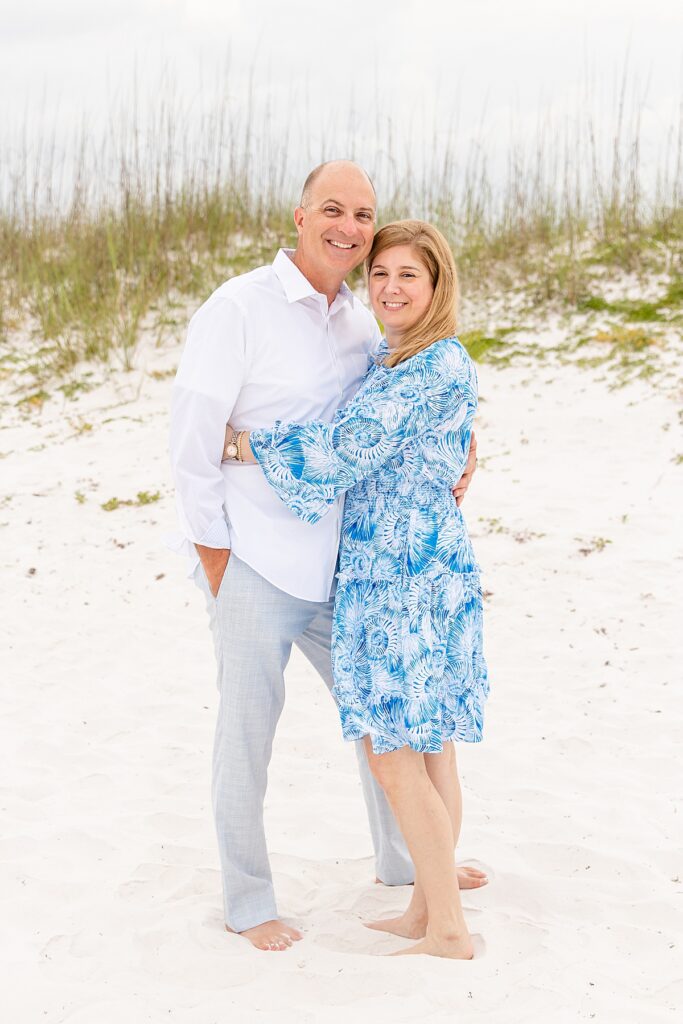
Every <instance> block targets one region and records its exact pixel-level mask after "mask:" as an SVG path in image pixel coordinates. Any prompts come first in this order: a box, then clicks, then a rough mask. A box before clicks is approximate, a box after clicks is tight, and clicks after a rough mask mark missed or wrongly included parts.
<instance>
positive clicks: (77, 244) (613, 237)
mask: <svg viewBox="0 0 683 1024" xmlns="http://www.w3.org/2000/svg"><path fill="white" fill-rule="evenodd" d="M625 108H626V103H625V87H623V88H622V91H621V94H620V98H619V103H618V107H617V112H616V116H615V119H614V123H613V125H612V126H611V128H610V131H609V132H607V133H606V135H605V137H604V138H600V137H599V133H598V131H597V129H596V126H595V121H594V120H593V119H592V118H591V116H590V115H586V116H585V117H584V118H583V120H578V121H577V122H576V123H574V124H570V123H569V122H567V123H566V124H564V125H560V126H559V128H560V130H559V131H558V130H557V128H558V126H556V125H546V126H545V127H543V126H541V127H540V128H539V133H538V137H537V138H536V139H535V140H533V141H532V142H531V143H528V142H527V143H526V144H521V143H518V142H515V141H514V139H513V140H512V141H511V142H510V144H509V146H508V149H507V151H506V154H505V166H504V169H503V170H502V171H501V169H500V167H498V170H497V171H496V172H495V173H494V170H493V163H494V156H493V155H492V154H491V153H489V152H487V150H486V148H485V147H484V146H483V145H482V144H481V141H480V140H473V141H470V142H469V143H467V144H466V145H461V141H462V140H460V139H459V138H458V137H457V135H453V136H448V137H447V138H445V139H441V140H440V141H438V143H435V145H434V146H433V147H432V149H431V151H430V157H429V159H427V158H424V159H421V160H420V161H419V163H415V161H414V160H413V159H411V156H410V154H411V152H414V151H417V150H418V143H417V142H416V143H415V146H414V147H411V146H410V145H402V146H401V148H400V149H392V146H394V145H395V143H394V142H393V139H394V131H393V127H392V125H391V124H390V123H389V122H379V120H378V137H377V138H376V140H375V142H376V145H375V148H374V149H372V147H371V150H370V151H369V153H368V154H359V153H355V152H353V151H352V148H348V146H347V148H346V150H343V149H342V150H341V152H344V151H345V152H347V153H349V155H351V156H356V157H360V158H362V160H363V163H364V165H365V166H366V167H367V168H368V170H369V172H370V173H371V175H373V177H374V179H375V182H376V186H377V190H378V194H379V197H380V221H381V222H386V221H388V220H390V219H394V218H396V217H402V216H422V217H425V218H428V219H430V220H432V221H433V222H435V223H436V224H438V225H439V226H440V227H441V228H442V229H443V230H444V232H445V233H446V235H447V236H448V238H449V240H450V241H451V243H452V245H453V247H454V250H455V252H456V256H457V262H458V266H459V272H460V277H461V284H462V288H463V291H464V292H465V293H466V294H472V293H475V292H483V293H500V291H501V290H502V289H505V288H507V287H511V286H512V285H514V286H515V287H520V286H521V287H522V288H523V289H524V290H525V291H526V293H527V296H528V303H529V305H530V306H532V307H533V306H537V305H538V304H545V303H559V304H563V305H565V306H567V307H569V308H573V309H578V310H583V311H595V312H603V313H609V314H613V315H618V316H619V317H620V318H621V319H622V320H625V321H627V322H629V323H633V324H637V323H649V322H656V321H659V320H663V319H667V317H669V316H670V315H671V314H672V313H674V314H678V312H680V308H681V305H682V304H683V285H682V283H681V277H680V255H681V248H680V245H681V236H682V234H683V230H682V229H683V211H682V209H681V202H680V181H681V171H682V170H683V160H682V156H683V150H682V139H683V134H682V132H681V125H680V124H678V125H674V126H672V127H671V129H670V131H669V133H668V135H667V138H666V139H665V140H664V142H665V144H664V146H663V149H662V154H661V160H660V165H659V169H658V173H657V175H656V177H655V179H654V180H650V181H649V182H647V183H646V181H645V176H644V173H643V170H642V166H641V158H640V152H641V145H640V120H639V111H638V110H635V111H632V112H631V114H630V117H627V116H626V112H625ZM192 118H193V114H192V112H191V111H190V110H188V109H183V108H182V107H180V106H178V105H177V104H175V103H174V101H173V100H172V99H166V100H163V101H160V102H159V104H158V106H157V107H156V108H155V107H152V108H151V109H150V110H148V111H146V112H145V114H144V116H142V115H140V114H139V113H138V107H137V105H134V106H133V108H132V110H131V111H129V112H127V113H124V115H122V116H121V117H119V118H118V120H117V119H116V118H114V117H113V116H112V117H111V118H110V119H109V121H108V126H107V130H106V132H105V134H104V136H103V138H101V139H100V140H99V141H98V143H97V144H95V143H94V142H93V136H92V132H91V131H90V130H89V129H88V128H87V127H86V126H84V127H83V129H82V130H81V133H80V134H79V135H78V136H77V137H76V139H75V140H74V141H72V143H71V144H70V146H69V147H67V149H66V150H65V149H64V147H60V146H59V144H58V142H59V140H57V139H56V138H55V137H54V136H53V137H47V138H43V139H40V140H39V141H38V143H37V145H34V146H33V147H29V146H28V144H26V143H23V144H17V143H16V140H5V142H6V144H5V146H4V147H3V149H4V152H5V154H6V166H5V167H4V168H3V169H2V170H3V171H4V179H3V180H4V181H5V187H4V190H3V194H2V204H1V206H0V266H1V267H2V271H1V272H0V343H2V350H1V351H0V360H1V364H0V365H1V367H2V368H3V369H4V372H5V373H12V371H13V367H14V365H15V363H16V360H17V345H16V339H17V338H21V337H26V335H27V334H28V335H30V336H32V337H33V338H34V340H35V343H34V344H33V345H32V346H31V347H30V361H29V364H28V366H25V367H24V368H25V369H26V368H28V369H29V370H30V372H31V374H32V375H33V377H34V379H35V380H36V381H37V382H38V383H40V382H41V381H44V380H46V379H47V378H48V377H50V376H51V375H53V374H55V373H64V372H65V371H68V370H70V369H71V368H72V367H73V366H75V364H76V363H78V362H79V361H81V360H83V359H85V360H109V359H112V358H115V359H117V360H118V361H119V362H120V363H122V365H124V366H130V365H131V362H132V358H133V353H134V351H135V347H136V344H137V342H138V339H139V337H140V333H141V331H142V330H143V329H144V328H147V329H150V330H153V331H156V332H157V333H158V335H159V336H162V335H163V333H164V332H165V331H169V330H170V331H173V330H175V331H177V332H182V330H183V329H184V324H185V319H186V317H185V308H186V306H187V304H188V303H191V302H193V301H197V302H199V301H201V300H203V299H204V298H205V297H206V296H207V295H208V294H209V293H210V292H211V291H212V290H213V289H214V288H215V287H216V285H217V284H218V283H219V282H220V281H222V280H224V279H225V278H226V277H227V276H229V275H231V274H235V273H240V272H243V271H245V270H247V269H250V268H251V267H253V266H255V265H258V264H259V263H261V262H264V261H267V260H270V259H272V256H273V254H274V252H275V250H276V248H277V247H278V246H279V245H281V244H287V243H290V244H291V243H292V242H293V231H292V225H291V211H292V208H293V206H294V205H295V201H296V199H297V184H296V181H297V178H298V175H297V173H296V171H295V170H294V168H293V161H292V157H291V146H288V140H289V141H290V142H291V132H290V129H289V126H288V125H286V124H285V125H284V126H280V128H279V129H278V128H276V127H275V126H274V124H273V119H272V113H271V112H270V111H269V110H268V109H265V110H256V109H254V108H248V109H247V110H246V111H241V112H239V111H236V110H235V109H233V107H232V106H231V104H230V103H229V102H228V100H226V99H223V100H219V101H218V102H217V103H216V105H215V107H214V109H213V111H212V112H211V113H209V114H205V115H203V121H202V122H201V125H200V128H201V130H200V131H194V132H193V131H192V130H191V127H192V124H193V121H192ZM382 124H383V125H384V127H382ZM329 137H334V132H333V131H332V130H331V129H328V133H327V138H329ZM326 147H327V148H326ZM419 151H420V152H425V146H424V145H421V148H420V150H419ZM339 154H340V149H339V147H335V149H334V150H333V151H330V150H329V147H328V146H327V144H325V145H322V146H321V148H320V152H316V153H315V154H314V155H313V156H312V157H311V160H310V164H313V163H315V162H317V161H318V160H319V159H323V158H326V157H330V156H334V155H339ZM373 154H375V155H373ZM499 156H500V154H499ZM498 163H500V160H498ZM616 270H623V271H627V272H629V273H634V274H636V275H641V276H642V277H645V276H647V275H648V274H650V273H652V272H657V273H663V274H665V275H668V279H669V285H668V291H667V293H666V295H665V296H664V297H663V298H662V299H661V301H659V300H657V301H656V302H652V301H647V302H646V301H639V300H628V301H626V300H623V301H622V300H620V301H608V300H607V299H606V298H604V297H603V296H602V295H601V294H600V293H599V288H598V287H597V286H596V281H597V282H601V281H603V280H604V275H605V273H611V272H614V271H616ZM178 307H183V308H182V311H181V312H180V313H179V314H178V315H177V316H176V315H175V313H176V311H177V310H178ZM501 340H502V339H501V337H500V336H497V337H496V338H487V337H486V336H484V335H482V336H480V337H478V338H473V339H472V343H473V346H474V348H473V351H475V350H480V351H479V354H483V353H484V352H485V351H488V350H491V349H492V348H494V347H495V346H496V345H497V344H499V343H500V342H501ZM27 351H28V349H27ZM475 354H477V352H476V351H475ZM36 394H39V390H38V391H37V392H36Z"/></svg>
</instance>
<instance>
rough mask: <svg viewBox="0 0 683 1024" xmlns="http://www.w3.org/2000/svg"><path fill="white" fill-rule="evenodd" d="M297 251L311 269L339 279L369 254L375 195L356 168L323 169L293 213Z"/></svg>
mask: <svg viewBox="0 0 683 1024" xmlns="http://www.w3.org/2000/svg"><path fill="white" fill-rule="evenodd" d="M294 221H295V223H296V227H297V231H298V232H299V245H298V248H299V250H300V251H301V252H302V254H303V255H304V257H305V259H306V262H307V264H308V265H309V267H310V268H311V269H313V268H315V269H316V270H317V271H318V272H319V273H320V272H325V273H329V272H330V271H333V272H334V274H335V276H339V277H340V278H344V277H346V275H347V274H348V273H349V272H350V271H351V270H353V268H354V267H357V266H358V264H359V263H361V262H362V261H363V260H364V259H365V257H366V256H367V255H368V253H369V252H370V247H371V245H372V239H373V236H374V232H375V194H374V192H373V189H372V186H371V184H370V182H369V181H368V179H367V178H366V177H365V175H364V174H363V173H362V171H360V170H359V169H358V168H357V167H353V166H349V167H329V168H328V167H326V168H324V169H323V170H322V171H321V173H320V175H319V176H318V178H317V180H316V181H315V183H314V185H313V188H312V189H311V194H310V197H309V198H308V200H307V202H306V205H305V206H298V207H297V208H296V210H295V211H294Z"/></svg>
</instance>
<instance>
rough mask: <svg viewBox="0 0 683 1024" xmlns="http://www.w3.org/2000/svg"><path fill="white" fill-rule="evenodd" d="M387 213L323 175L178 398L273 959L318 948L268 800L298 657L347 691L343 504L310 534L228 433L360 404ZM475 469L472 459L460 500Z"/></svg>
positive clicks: (359, 186) (190, 535)
mask: <svg viewBox="0 0 683 1024" xmlns="http://www.w3.org/2000/svg"><path fill="white" fill-rule="evenodd" d="M375 213H376V198H375V191H374V188H373V186H372V183H371V181H370V179H369V177H368V176H367V174H366V173H365V171H363V170H362V168H360V167H358V166H357V165H356V164H353V163H351V162H349V161H333V162H330V163H326V164H322V165H321V166H320V167H316V168H315V169H314V170H313V171H312V172H311V174H310V175H309V176H308V178H307V180H306V182H305V184H304V187H303V191H302V196H301V202H300V204H299V206H298V207H297V208H296V210H295V211H294V223H295V225H296V229H297V234H298V241H297V246H296V249H294V250H293V251H290V250H286V249H281V250H280V251H279V252H278V254H277V256H276V257H275V260H274V261H273V263H272V264H271V265H270V266H266V267H259V268H258V269H256V270H253V271H251V272H250V273H248V274H242V275H240V276H239V277H235V278H232V279H231V280H229V281H226V282H225V283H224V284H222V285H221V286H220V287H219V288H218V289H217V290H216V291H215V292H214V293H213V295H211V297H210V298H209V299H208V300H207V301H206V302H205V303H204V305H203V306H201V308H200V309H199V310H198V311H197V312H196V313H195V315H194V316H193V317H192V320H191V321H190V326H189V331H188V337H187V343H186V346H185V349H184V351H183V355H182V359H181V362H180V366H179V369H178V374H177V377H176V380H175V384H174V388H173V402H172V413H171V444H170V450H171V463H172V467H173V473H174V479H175V484H176V503H177V509H178V515H179V519H180V524H181V528H182V532H183V538H184V545H185V550H186V551H187V553H188V554H191V555H192V556H193V559H194V567H193V572H194V578H195V581H196V582H197V584H198V585H199V586H200V587H201V588H202V589H203V591H204V593H205V596H206V601H207V608H208V612H209V622H210V628H211V632H212V634H213V640H214V647H215V652H216V659H217V663H218V689H219V693H220V703H219V710H218V721H217V726H216V733H215V740H214V753H213V784H212V797H213V808H214V815H215V821H216V832H217V836H218V847H219V852H220V860H221V872H222V882H223V900H224V910H225V923H226V928H227V929H228V930H230V931H235V932H239V933H240V934H241V935H243V936H245V937H246V938H247V939H249V941H250V942H252V943H253V945H254V946H256V947H257V948H259V949H269V950H283V949H287V948H288V947H289V946H291V945H292V943H293V942H295V941H297V940H299V939H301V938H302V935H301V932H300V931H298V930H297V929H296V928H293V927H291V926H290V925H287V924H285V923H284V922H283V921H281V920H280V919H279V917H278V912H277V907H276V903H275V893H274V890H273V882H272V875H271V870H270V864H269V860H268V851H267V847H266V838H265V832H264V827H263V801H264V797H265V792H266V785H267V775H268V764H269V762H270V757H271V752H272V744H273V737H274V734H275V729H276V726H277V723H278V719H279V717H280V713H281V711H282V707H283V704H284V697H285V685H284V670H285V667H286V665H287V662H288V660H289V657H290V654H291V649H292V644H296V646H297V647H298V648H299V649H300V650H301V651H302V653H303V654H304V655H305V656H306V658H308V660H309V661H310V662H311V664H312V665H313V667H314V668H315V669H316V670H317V672H318V673H319V674H320V676H321V677H322V678H323V680H324V682H325V683H326V685H327V687H328V689H329V688H331V687H332V683H333V679H332V666H331V654H330V648H331V626H332V609H333V599H334V585H335V580H334V573H335V567H336V561H337V549H338V545H339V534H340V526H341V514H342V501H341V500H340V501H339V502H338V503H337V505H336V506H335V507H334V508H333V509H332V510H331V511H330V513H329V514H328V515H326V516H325V517H324V518H323V519H321V520H320V522H318V523H316V524H315V525H309V524H305V523H303V522H301V521H300V520H299V519H297V518H296V516H295V515H294V514H293V513H292V512H290V511H289V509H288V508H287V507H286V506H285V505H284V504H283V503H282V502H281V501H280V500H279V498H278V497H277V495H276V494H275V492H274V491H273V490H271V488H270V487H269V486H268V484H267V483H266V480H265V478H264V476H263V474H262V473H261V472H260V470H259V468H258V466H240V467H237V468H235V469H234V470H232V471H231V470H226V469H225V468H224V467H223V466H222V464H221V460H222V456H223V449H224V443H225V427H226V424H227V422H228V420H229V421H230V423H231V424H232V425H233V426H234V427H235V429H236V430H250V429H254V428H256V427H269V426H274V425H275V422H276V420H284V421H286V422H305V421H306V420H310V419H323V420H327V421H331V420H332V418H333V416H334V414H335V412H336V411H337V409H338V408H339V407H340V406H343V405H345V404H346V403H347V402H348V401H349V400H350V398H351V397H352V396H353V394H354V393H355V391H356V389H357V388H358V386H359V384H360V382H361V380H362V379H363V377H364V376H365V373H366V371H367V368H368V358H369V356H371V355H372V354H373V352H374V351H375V350H376V348H377V346H378V345H379V342H380V333H379V329H378V327H377V323H376V321H375V319H374V317H373V316H372V314H371V313H370V312H369V311H368V310H367V309H366V308H365V307H364V305H363V304H362V302H360V300H359V299H358V298H356V297H355V296H354V295H353V293H352V292H351V291H350V289H349V288H348V287H347V285H346V284H345V283H344V280H345V278H346V276H347V275H348V274H349V272H350V271H351V270H353V269H354V267H357V266H358V265H359V264H360V263H361V262H362V261H363V260H364V259H365V257H366V256H367V255H368V253H369V251H370V247H371V245H372V239H373V235H374V230H375ZM473 468H474V453H471V458H470V463H469V464H468V467H467V471H466V473H465V475H464V477H463V479H462V480H461V481H460V482H459V484H458V487H457V488H456V492H455V493H456V496H457V498H458V500H461V498H462V495H463V494H464V492H465V490H466V488H467V486H468V483H469V479H470V477H471V473H472V471H473ZM356 753H357V756H358V763H359V769H360V776H361V781H362V786H363V794H364V797H365V801H366V804H367V809H368V817H369V821H370V830H371V833H372V839H373V844H374V848H375V857H376V871H377V877H378V879H379V880H381V881H383V882H385V883H386V884H388V885H402V884H408V883H410V882H412V881H413V866H412V863H411V861H410V858H409V856H408V852H407V850H406V847H405V844H404V842H403V838H402V836H401V834H400V831H399V829H398V826H397V824H396V821H395V820H394V817H393V814H392V812H391V810H390V808H389V805H388V803H387V801H386V798H385V797H384V794H383V792H382V790H381V789H380V787H379V786H378V785H377V783H376V782H375V781H374V779H373V777H372V775H371V773H370V770H369V768H368V764H367V760H366V756H365V750H364V746H363V744H362V742H359V743H357V744H356ZM458 876H459V881H460V884H461V887H463V888H473V887H475V886H478V885H482V884H484V883H485V881H486V879H485V876H484V875H483V874H482V873H481V872H477V871H475V870H474V869H472V868H460V869H459V872H458Z"/></svg>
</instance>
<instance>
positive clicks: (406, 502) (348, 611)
mask: <svg viewBox="0 0 683 1024" xmlns="http://www.w3.org/2000/svg"><path fill="white" fill-rule="evenodd" d="M367 271H368V283H369V290H370V299H371V302H372V307H373V310H374V312H375V314H376V316H377V317H378V318H379V319H380V320H381V321H382V322H383V324H384V327H385V332H386V340H385V343H383V346H382V348H381V350H380V353H379V356H378V358H377V361H376V362H375V364H374V365H373V366H372V367H371V368H370V370H369V372H368V374H367V376H366V378H365V380H364V382H363V384H362V385H361V387H360V389H359V391H358V392H357V394H356V396H355V398H354V399H353V401H352V402H351V403H350V404H349V405H348V406H346V407H345V408H344V409H341V410H340V411H339V412H338V413H337V415H336V417H335V419H334V420H333V422H332V423H324V422H319V421H312V422H309V423H305V424H298V425H297V424H282V423H278V424H276V426H275V428H274V429H271V430H256V431H251V433H249V432H247V431H241V432H239V433H238V434H234V432H232V428H231V427H230V425H228V431H229V436H232V439H233V440H234V441H235V444H234V446H233V450H235V452H236V454H237V457H238V458H240V461H245V462H253V461H255V460H256V461H258V462H259V464H260V465H261V468H262V469H263V472H264V474H265V476H266V479H267V480H268V482H269V483H270V485H271V486H272V487H274V488H275V490H276V491H277V493H278V495H279V496H280V498H281V499H282V500H283V501H284V502H286V504H287V505H288V507H289V508H290V509H291V510H292V511H293V512H294V513H295V514H296V515H297V516H299V518H301V519H302V520H305V521H306V522H310V523H314V522H316V521H317V520H318V519H320V518H321V517H322V516H323V515H325V513H326V512H327V511H328V509H329V507H330V506H331V504H332V503H333V502H334V501H335V499H336V497H337V496H338V495H339V494H340V493H342V492H346V502H345V508H344V518H343V525H342V534H341V543H340V571H339V573H338V587H337V592H336V599H335V620H334V627H333V652H332V656H333V667H334V677H335V686H334V690H333V693H334V695H335V697H336V700H337V703H338V707H339V712H340V716H341V722H342V730H343V733H344V737H345V738H346V739H347V740H357V739H360V738H363V740H364V743H365V744H366V747H367V751H368V759H369V762H370V766H371V769H372V771H373V773H374V775H375V777H376V778H377V779H378V781H379V783H380V784H381V785H382V787H383V788H384V790H385V792H386V794H387V797H388V799H389V802H390V804H391V806H392V809H393V811H394V813H395V815H396V818H397V820H398V822H399V825H400V827H401V830H402V832H403V834H404V836H405V839H406V843H407V845H408V849H409V851H410V854H411V856H412V858H413V862H414V864H415V871H416V881H415V887H414V891H413V894H412V898H411V900H410V905H409V907H408V908H407V910H406V911H405V913H404V914H403V915H401V916H400V917H399V918H395V919H393V920H391V921H380V922H375V923H374V924H373V925H371V927H375V928H378V929H382V930H387V931H391V932H394V933H396V934H399V935H405V936H407V937H411V938H421V939H422V941H420V942H418V943H417V944H416V945H414V946H412V947H410V948H408V949H405V950H401V953H428V954H432V955H435V956H442V957H452V958H456V959H469V958H470V957H471V956H472V941H471V937H470V935H469V934H468V931H467V926H466V923H465V919H464V916H463V911H462V906H461V903H460V893H459V889H458V882H457V876H456V870H455V863H454V857H453V849H454V845H455V844H456V843H457V840H458V835H459V832H460V823H461V816H462V811H461V793H460V785H459V781H458V776H457V770H456V764H455V752H454V747H453V742H452V741H453V740H454V739H459V740H464V741H468V742H477V741H478V740H480V739H481V736H482V725H483V705H484V702H485V699H486V696H487V694H488V683H487V678H486V665H485V662H484V657H483V654H482V642H481V617H482V608H481V587H480V582H479V569H478V566H477V564H476V562H475V559H474V554H473V551H472V547H471V544H470V541H469V538H468V536H467V531H466V528H465V524H464V521H463V518H462V514H461V513H460V510H459V509H458V508H457V507H456V503H455V500H454V498H453V496H452V493H451V488H452V487H453V485H454V483H455V482H456V481H457V480H458V479H459V477H460V476H461V474H462V471H463V469H464V466H465V463H466V461H467V454H468V449H469V441H470V433H471V428H472V421H473V418H474V414H475V411H476V408H477V381H476V374H475V371H474V367H473V364H472V361H471V360H470V358H469V356H468V355H467V353H466V352H465V350H464V349H463V347H462V346H461V345H460V343H459V341H458V340H457V338H456V337H455V336H454V335H455V321H456V302H457V277H456V270H455V265H454V262H453V256H452V254H451V252H450V249H449V247H448V244H447V242H446V240H445V239H444V237H443V236H442V235H441V234H440V232H438V231H437V230H436V229H435V228H433V227H432V226H430V225H428V224H425V223H423V222H421V221H400V222H397V223H394V224H389V225H387V226H386V227H384V228H382V229H381V230H380V231H379V232H378V233H377V235H376V236H375V240H374V243H373V247H372V250H371V252H370V255H369V256H368V260H367ZM228 450H229V449H228Z"/></svg>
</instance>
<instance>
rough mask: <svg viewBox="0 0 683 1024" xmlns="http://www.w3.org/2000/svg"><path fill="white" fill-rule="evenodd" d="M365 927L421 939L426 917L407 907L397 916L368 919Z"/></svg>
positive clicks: (424, 933) (424, 932)
mask: <svg viewBox="0 0 683 1024" xmlns="http://www.w3.org/2000/svg"><path fill="white" fill-rule="evenodd" d="M365 927H366V928H373V929H374V930H375V931H378V932H390V933H391V934H392V935H400V936H402V938H404V939H423V938H424V937H425V935H426V934H427V917H426V915H422V914H413V913H411V911H410V908H408V910H406V912H405V913H404V914H401V915H400V916H399V917H389V918H386V919H385V920H384V921H368V922H367V924H366V925H365Z"/></svg>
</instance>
